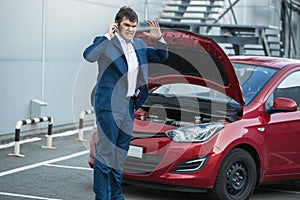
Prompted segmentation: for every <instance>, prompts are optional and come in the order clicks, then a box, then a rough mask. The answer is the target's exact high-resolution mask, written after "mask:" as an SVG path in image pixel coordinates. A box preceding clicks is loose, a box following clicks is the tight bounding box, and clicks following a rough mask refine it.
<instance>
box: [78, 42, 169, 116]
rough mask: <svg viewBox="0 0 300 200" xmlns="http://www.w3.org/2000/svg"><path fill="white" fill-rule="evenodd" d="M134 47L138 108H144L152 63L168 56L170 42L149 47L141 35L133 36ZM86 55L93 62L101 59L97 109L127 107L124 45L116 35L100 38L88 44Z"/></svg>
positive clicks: (112, 109) (96, 90)
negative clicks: (136, 58)
mask: <svg viewBox="0 0 300 200" xmlns="http://www.w3.org/2000/svg"><path fill="white" fill-rule="evenodd" d="M133 46H134V48H135V51H136V55H137V57H138V62H139V71H138V77H137V87H136V88H137V90H139V93H138V95H137V96H136V105H135V107H136V109H138V108H140V107H141V106H142V105H143V103H144V101H145V100H146V98H147V96H148V86H147V83H148V63H151V62H162V61H164V60H166V59H167V58H168V51H167V45H166V44H165V43H161V42H158V41H157V42H156V45H155V48H154V47H149V46H147V44H146V43H145V42H144V41H143V40H141V39H138V38H134V39H133ZM83 57H84V58H85V59H86V60H87V61H89V62H95V61H97V62H98V70H99V74H98V79H97V84H96V86H95V102H94V107H95V112H96V113H97V111H99V110H108V111H114V112H117V111H120V110H123V109H124V106H126V105H125V104H126V102H125V98H126V94H127V88H128V81H127V72H128V65H127V61H126V57H125V55H124V52H123V49H122V46H121V44H120V42H119V40H118V39H117V37H113V38H112V39H111V40H108V39H107V38H106V37H105V36H100V37H96V38H95V39H94V42H93V44H91V45H90V46H89V47H87V48H86V49H85V51H84V53H83Z"/></svg>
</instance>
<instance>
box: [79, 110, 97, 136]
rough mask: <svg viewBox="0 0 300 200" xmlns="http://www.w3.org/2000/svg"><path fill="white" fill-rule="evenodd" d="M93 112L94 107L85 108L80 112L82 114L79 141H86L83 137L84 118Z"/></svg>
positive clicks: (80, 116)
mask: <svg viewBox="0 0 300 200" xmlns="http://www.w3.org/2000/svg"><path fill="white" fill-rule="evenodd" d="M93 113H94V110H93V109H91V110H84V111H81V112H80V115H79V129H78V140H79V141H85V140H84V139H83V120H84V117H85V116H86V115H91V114H93Z"/></svg>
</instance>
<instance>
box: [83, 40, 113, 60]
mask: <svg viewBox="0 0 300 200" xmlns="http://www.w3.org/2000/svg"><path fill="white" fill-rule="evenodd" d="M108 41H109V40H108V39H107V38H106V37H104V36H100V37H96V38H95V39H94V41H93V44H91V45H90V46H88V47H87V48H86V49H85V50H84V52H83V58H84V59H85V60H86V61H88V62H95V61H97V60H99V58H100V56H101V53H102V52H103V50H104V47H105V46H106V44H107V42H108Z"/></svg>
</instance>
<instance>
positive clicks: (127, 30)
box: [119, 17, 137, 42]
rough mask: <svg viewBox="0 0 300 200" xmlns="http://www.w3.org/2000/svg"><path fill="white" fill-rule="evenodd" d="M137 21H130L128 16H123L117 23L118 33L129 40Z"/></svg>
mask: <svg viewBox="0 0 300 200" xmlns="http://www.w3.org/2000/svg"><path fill="white" fill-rule="evenodd" d="M136 26H137V22H136V21H135V22H131V21H130V20H129V19H128V18H126V17H123V20H122V21H121V22H120V24H119V34H120V36H121V37H122V38H123V39H124V40H126V42H129V41H130V40H131V39H132V38H133V37H134V36H135V32H136Z"/></svg>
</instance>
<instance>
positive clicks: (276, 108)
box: [267, 97, 297, 114]
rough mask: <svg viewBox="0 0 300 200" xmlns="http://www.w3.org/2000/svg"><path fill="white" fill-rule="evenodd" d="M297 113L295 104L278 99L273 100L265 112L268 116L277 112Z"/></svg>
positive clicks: (292, 101) (284, 99) (286, 99)
mask: <svg viewBox="0 0 300 200" xmlns="http://www.w3.org/2000/svg"><path fill="white" fill-rule="evenodd" d="M294 111H297V103H296V102H295V101H294V100H292V99H288V98H283V97H278V98H276V99H275V100H274V104H273V106H272V107H271V108H269V109H268V110H267V113H268V114H273V113H279V112H294Z"/></svg>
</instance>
